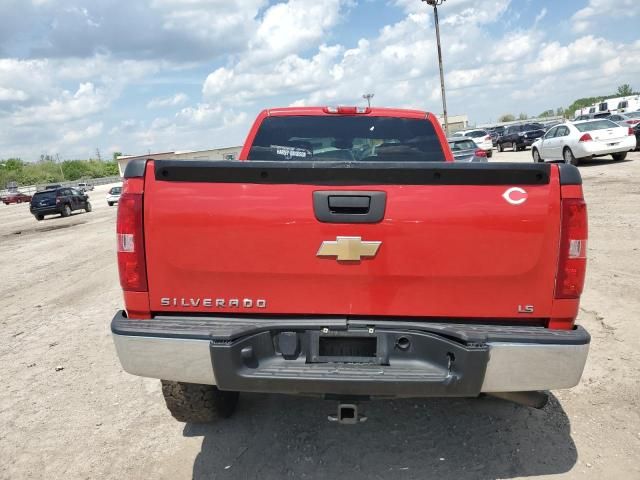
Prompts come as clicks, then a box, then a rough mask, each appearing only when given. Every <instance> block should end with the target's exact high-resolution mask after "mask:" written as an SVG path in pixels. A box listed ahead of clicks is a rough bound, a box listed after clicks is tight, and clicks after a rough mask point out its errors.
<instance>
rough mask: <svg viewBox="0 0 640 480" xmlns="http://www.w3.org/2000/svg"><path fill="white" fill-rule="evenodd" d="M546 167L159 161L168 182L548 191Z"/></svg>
mask: <svg viewBox="0 0 640 480" xmlns="http://www.w3.org/2000/svg"><path fill="white" fill-rule="evenodd" d="M550 172H551V165H549V164H542V163H524V164H523V163H477V164H473V163H448V162H328V161H323V162H313V161H254V160H252V161H245V162H239V161H211V160H209V161H203V160H156V161H155V177H156V180H158V181H168V182H208V183H257V184H307V185H546V184H548V183H549V179H550Z"/></svg>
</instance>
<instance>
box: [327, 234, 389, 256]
mask: <svg viewBox="0 0 640 480" xmlns="http://www.w3.org/2000/svg"><path fill="white" fill-rule="evenodd" d="M380 245H382V242H363V241H362V237H337V238H336V241H335V242H330V241H324V242H322V245H320V249H319V250H318V253H317V254H316V255H317V256H318V257H338V258H337V260H351V261H360V260H361V258H362V257H375V256H376V253H378V249H379V248H380Z"/></svg>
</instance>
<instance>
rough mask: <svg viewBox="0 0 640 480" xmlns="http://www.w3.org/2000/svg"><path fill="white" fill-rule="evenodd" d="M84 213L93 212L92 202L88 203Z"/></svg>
mask: <svg viewBox="0 0 640 480" xmlns="http://www.w3.org/2000/svg"><path fill="white" fill-rule="evenodd" d="M84 211H85V212H87V213H89V212H91V203H90V202H87V204H86V205H85V207H84Z"/></svg>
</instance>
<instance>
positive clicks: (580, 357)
mask: <svg viewBox="0 0 640 480" xmlns="http://www.w3.org/2000/svg"><path fill="white" fill-rule="evenodd" d="M302 138H303V139H305V140H304V141H301V140H300V139H302ZM363 142H369V143H371V144H376V145H384V144H387V145H390V146H391V147H390V148H389V149H381V150H380V149H378V148H377V149H376V153H375V155H370V156H367V157H364V158H362V159H360V160H352V161H350V162H345V161H344V160H342V158H344V157H345V155H344V152H347V153H348V156H350V157H351V158H355V155H354V154H353V148H355V147H354V145H361V144H362V143H363ZM323 144H329V145H333V146H334V147H335V148H334V150H333V153H332V155H331V156H328V155H327V156H326V157H325V159H324V160H323V161H317V157H316V156H315V154H314V153H315V152H313V149H315V147H314V145H320V146H322V145H323ZM322 148H325V149H326V147H322ZM358 148H360V147H358ZM323 155H325V154H324V153H323ZM239 158H240V160H241V161H219V162H211V161H191V162H176V161H173V160H155V161H154V160H148V161H147V160H133V161H131V162H130V163H129V164H128V165H127V168H126V170H125V172H124V176H125V178H126V183H125V186H124V189H123V190H124V191H123V194H122V200H121V203H120V205H119V207H118V218H117V227H116V231H117V239H118V242H117V243H118V247H117V250H118V254H117V256H118V259H117V262H118V268H119V273H120V286H121V287H122V289H123V291H124V295H123V299H124V307H125V311H123V310H120V311H118V312H116V313H115V315H114V317H113V320H112V322H111V332H112V334H113V340H114V343H115V350H116V352H117V355H118V357H119V359H120V362H121V364H122V367H123V369H124V370H125V371H126V372H129V373H131V374H134V375H139V376H143V377H151V378H157V379H161V385H162V394H163V396H164V400H165V403H166V406H167V407H168V409H169V411H170V412H171V414H172V415H173V416H174V418H176V419H177V420H179V421H182V422H198V423H201V422H211V421H216V420H221V419H223V418H227V417H229V416H231V415H232V414H233V413H234V410H235V409H236V405H237V404H238V398H239V392H253V393H254V394H255V393H278V394H305V395H309V394H311V395H317V396H319V397H321V398H328V399H331V400H337V401H338V411H337V415H336V416H335V417H332V419H333V420H337V421H339V422H341V423H351V424H355V423H359V422H360V421H361V420H362V419H361V418H360V416H359V414H358V401H359V400H368V399H374V398H380V397H384V398H393V397H449V398H457V397H477V396H479V395H480V394H481V393H486V394H494V395H496V396H500V397H502V398H510V399H513V400H517V399H519V401H521V402H523V403H525V404H527V405H529V406H534V405H535V406H537V407H542V406H543V405H544V403H546V402H545V398H546V397H545V394H542V393H540V392H539V391H540V390H550V389H554V390H555V389H565V388H571V387H573V386H575V385H576V384H577V383H578V382H579V381H580V377H581V375H582V371H583V368H584V365H585V361H586V359H587V355H588V351H589V342H590V337H589V334H588V333H587V332H586V330H585V329H584V328H582V327H580V326H579V325H576V323H575V322H576V317H577V313H578V311H579V303H580V295H581V293H582V288H583V284H584V279H585V271H586V242H587V239H588V232H587V208H586V204H585V201H584V199H583V196H582V189H581V188H580V185H581V183H582V179H581V177H580V172H579V171H578V169H577V168H575V167H574V166H572V165H565V164H560V165H540V164H534V165H527V164H522V163H520V164H518V163H512V164H496V163H487V164H483V165H479V164H475V163H463V164H460V163H458V164H456V163H452V161H453V158H452V155H451V151H450V149H449V148H448V146H447V144H446V143H444V134H443V132H442V129H441V127H440V122H439V120H438V118H437V117H436V116H435V115H433V114H429V113H426V112H419V111H415V110H401V109H382V108H380V109H379V108H371V109H368V108H361V107H326V108H322V107H304V108H300V107H295V109H291V108H282V109H272V110H265V111H263V112H262V113H261V114H260V115H259V117H258V118H257V120H256V121H255V123H254V125H253V127H252V129H251V131H250V133H249V134H248V135H247V140H246V142H245V145H244V146H243V148H242V151H241V153H240V155H239ZM265 160H267V161H265ZM145 172H146V174H145ZM544 212H549V214H544ZM314 408H315V407H314ZM254 412H255V410H254ZM409 415H410V414H409ZM267 426H268V425H265V428H266V427H267Z"/></svg>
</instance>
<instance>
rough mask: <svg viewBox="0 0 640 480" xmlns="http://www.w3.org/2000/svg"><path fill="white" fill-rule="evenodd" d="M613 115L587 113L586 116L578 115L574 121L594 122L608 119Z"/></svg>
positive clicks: (607, 113)
mask: <svg viewBox="0 0 640 480" xmlns="http://www.w3.org/2000/svg"><path fill="white" fill-rule="evenodd" d="M610 115H611V113H609V112H597V113H586V114H584V115H578V116H577V117H576V118H574V119H573V121H574V122H578V121H580V120H594V119H597V118H607V117H609V116H610Z"/></svg>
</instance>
